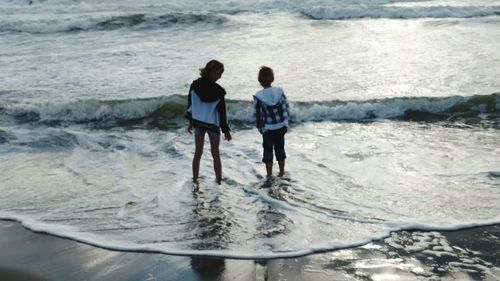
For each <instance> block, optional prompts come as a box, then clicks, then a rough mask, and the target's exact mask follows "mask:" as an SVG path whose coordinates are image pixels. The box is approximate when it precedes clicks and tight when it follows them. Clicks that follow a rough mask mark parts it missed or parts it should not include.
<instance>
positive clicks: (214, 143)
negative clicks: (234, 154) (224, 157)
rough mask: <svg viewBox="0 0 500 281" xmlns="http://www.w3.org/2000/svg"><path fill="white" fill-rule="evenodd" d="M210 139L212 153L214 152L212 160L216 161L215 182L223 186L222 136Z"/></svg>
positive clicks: (210, 137)
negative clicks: (220, 145) (220, 148)
mask: <svg viewBox="0 0 500 281" xmlns="http://www.w3.org/2000/svg"><path fill="white" fill-rule="evenodd" d="M208 138H209V139H210V151H211V152H212V158H213V159H214V171H215V181H216V182H217V183H218V184H221V181H222V163H221V161H220V153H219V144H220V136H219V135H217V136H208Z"/></svg>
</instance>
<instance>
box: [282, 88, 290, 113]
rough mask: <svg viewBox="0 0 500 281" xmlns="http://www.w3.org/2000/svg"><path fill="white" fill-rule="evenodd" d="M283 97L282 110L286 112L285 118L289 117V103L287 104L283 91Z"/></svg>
mask: <svg viewBox="0 0 500 281" xmlns="http://www.w3.org/2000/svg"><path fill="white" fill-rule="evenodd" d="M283 98H284V103H283V112H285V113H286V117H287V119H290V105H289V104H288V99H287V98H286V96H285V93H284V92H283Z"/></svg>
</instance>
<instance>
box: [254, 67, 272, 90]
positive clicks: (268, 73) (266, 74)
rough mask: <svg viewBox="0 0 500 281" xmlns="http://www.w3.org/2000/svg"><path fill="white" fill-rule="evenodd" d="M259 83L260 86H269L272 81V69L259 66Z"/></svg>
mask: <svg viewBox="0 0 500 281" xmlns="http://www.w3.org/2000/svg"><path fill="white" fill-rule="evenodd" d="M258 80H259V83H260V85H262V86H264V85H271V83H273V81H274V72H273V69H272V68H270V67H268V66H261V67H260V70H259V78H258Z"/></svg>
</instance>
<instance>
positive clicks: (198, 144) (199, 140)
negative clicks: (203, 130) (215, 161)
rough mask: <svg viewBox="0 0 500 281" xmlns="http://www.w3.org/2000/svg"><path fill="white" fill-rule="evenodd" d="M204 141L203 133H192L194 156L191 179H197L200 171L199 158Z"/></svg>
mask: <svg viewBox="0 0 500 281" xmlns="http://www.w3.org/2000/svg"><path fill="white" fill-rule="evenodd" d="M204 142H205V134H199V135H196V134H195V135H194V145H195V149H194V157H193V181H196V180H197V179H198V176H199V173H200V160H201V155H202V154H203V143H204Z"/></svg>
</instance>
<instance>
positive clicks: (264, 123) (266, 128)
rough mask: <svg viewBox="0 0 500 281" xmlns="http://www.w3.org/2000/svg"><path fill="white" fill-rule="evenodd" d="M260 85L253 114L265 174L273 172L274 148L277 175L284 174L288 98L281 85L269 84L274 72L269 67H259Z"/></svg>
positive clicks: (269, 175)
mask: <svg viewBox="0 0 500 281" xmlns="http://www.w3.org/2000/svg"><path fill="white" fill-rule="evenodd" d="M258 80H259V83H260V85H262V87H263V88H264V89H262V90H260V91H259V92H257V93H256V94H255V95H254V96H253V98H254V104H253V108H254V116H255V121H256V123H257V129H258V130H259V132H260V133H261V134H262V139H263V144H262V146H263V147H264V156H263V158H262V162H264V163H266V172H267V177H271V176H272V174H273V149H274V153H275V155H276V160H278V165H279V169H280V172H279V174H278V176H279V177H282V176H283V175H284V174H285V159H286V153H285V133H286V132H287V129H288V117H289V116H290V113H289V106H288V100H287V98H286V96H285V93H284V92H283V89H282V88H280V87H272V86H271V84H272V83H273V81H274V73H273V70H272V69H271V68H270V67H267V66H263V67H261V68H260V71H259V77H258Z"/></svg>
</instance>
